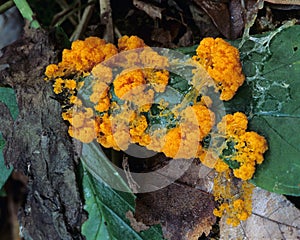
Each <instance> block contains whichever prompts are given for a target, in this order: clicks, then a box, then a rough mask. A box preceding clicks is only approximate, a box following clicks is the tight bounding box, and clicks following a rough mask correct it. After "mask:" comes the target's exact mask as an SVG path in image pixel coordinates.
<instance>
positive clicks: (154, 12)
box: [133, 0, 164, 19]
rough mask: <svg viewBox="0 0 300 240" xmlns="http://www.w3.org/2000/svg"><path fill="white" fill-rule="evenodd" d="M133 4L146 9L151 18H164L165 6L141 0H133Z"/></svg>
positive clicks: (143, 9)
mask: <svg viewBox="0 0 300 240" xmlns="http://www.w3.org/2000/svg"><path fill="white" fill-rule="evenodd" d="M133 5H134V6H135V7H136V8H138V9H140V10H142V11H144V12H145V13H147V14H148V15H149V16H150V17H151V18H153V19H156V18H158V19H161V18H162V11H163V10H164V9H163V8H160V7H157V6H154V5H152V4H149V3H145V2H143V1H140V0H133Z"/></svg>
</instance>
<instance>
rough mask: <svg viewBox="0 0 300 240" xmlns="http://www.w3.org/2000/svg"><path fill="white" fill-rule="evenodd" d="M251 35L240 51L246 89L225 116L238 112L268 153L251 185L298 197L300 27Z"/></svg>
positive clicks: (230, 102)
mask: <svg viewBox="0 0 300 240" xmlns="http://www.w3.org/2000/svg"><path fill="white" fill-rule="evenodd" d="M284 28H285V27H284V26H283V27H282V28H280V29H277V30H276V31H275V32H271V33H268V34H266V35H263V36H258V37H256V36H252V37H250V39H249V40H247V41H246V42H245V43H244V44H243V46H242V47H241V48H240V52H241V59H242V63H243V67H244V72H245V75H246V76H247V79H246V84H245V86H244V87H243V88H241V89H240V90H239V92H238V94H237V95H236V96H235V97H234V99H233V100H232V101H229V102H227V103H226V104H225V105H226V108H227V110H228V112H232V111H238V110H239V111H243V112H245V113H246V114H247V115H248V117H249V128H250V130H254V131H256V132H258V133H259V134H261V135H263V136H265V137H266V139H267V141H268V145H269V150H268V151H267V153H266V154H265V161H264V162H263V164H261V165H260V166H258V168H257V171H256V173H255V176H254V178H253V183H254V184H255V185H257V186H259V187H261V188H264V189H267V190H268V191H271V192H276V193H280V194H287V195H298V196H299V195H300V178H299V173H300V145H299V142H300V128H299V125H300V94H299V92H300V79H299V76H300V26H292V27H289V28H285V29H284Z"/></svg>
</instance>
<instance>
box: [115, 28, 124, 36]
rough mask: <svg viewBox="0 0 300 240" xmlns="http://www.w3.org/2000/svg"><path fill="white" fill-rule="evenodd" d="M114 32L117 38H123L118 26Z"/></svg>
mask: <svg viewBox="0 0 300 240" xmlns="http://www.w3.org/2000/svg"><path fill="white" fill-rule="evenodd" d="M114 32H115V35H116V37H117V38H120V37H122V33H121V32H120V30H119V28H117V27H116V26H114Z"/></svg>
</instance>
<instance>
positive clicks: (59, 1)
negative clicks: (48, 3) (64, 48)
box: [56, 0, 77, 26]
mask: <svg viewBox="0 0 300 240" xmlns="http://www.w3.org/2000/svg"><path fill="white" fill-rule="evenodd" d="M56 3H57V4H58V5H59V6H60V8H61V9H62V12H60V13H58V14H57V15H59V16H61V15H62V14H67V13H70V12H73V11H72V8H73V6H69V5H68V3H67V2H66V1H65V0H56ZM68 19H69V20H70V22H71V23H72V24H73V25H74V26H76V25H77V21H76V20H75V18H74V17H73V16H72V15H69V16H68Z"/></svg>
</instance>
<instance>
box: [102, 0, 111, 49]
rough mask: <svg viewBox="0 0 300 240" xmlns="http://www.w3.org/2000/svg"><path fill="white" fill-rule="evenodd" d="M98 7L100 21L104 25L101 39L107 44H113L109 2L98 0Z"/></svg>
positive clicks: (107, 0) (108, 0)
mask: <svg viewBox="0 0 300 240" xmlns="http://www.w3.org/2000/svg"><path fill="white" fill-rule="evenodd" d="M99 5H100V21H101V24H103V25H105V31H104V35H103V38H104V39H105V40H106V41H107V42H111V43H113V42H114V27H113V20H112V10H111V6H110V0H99Z"/></svg>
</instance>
